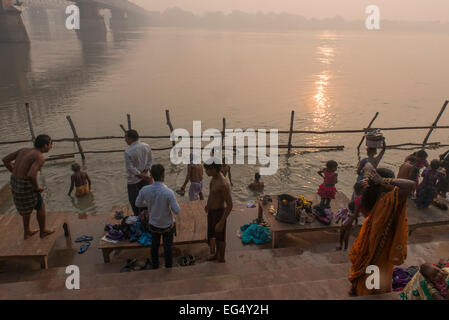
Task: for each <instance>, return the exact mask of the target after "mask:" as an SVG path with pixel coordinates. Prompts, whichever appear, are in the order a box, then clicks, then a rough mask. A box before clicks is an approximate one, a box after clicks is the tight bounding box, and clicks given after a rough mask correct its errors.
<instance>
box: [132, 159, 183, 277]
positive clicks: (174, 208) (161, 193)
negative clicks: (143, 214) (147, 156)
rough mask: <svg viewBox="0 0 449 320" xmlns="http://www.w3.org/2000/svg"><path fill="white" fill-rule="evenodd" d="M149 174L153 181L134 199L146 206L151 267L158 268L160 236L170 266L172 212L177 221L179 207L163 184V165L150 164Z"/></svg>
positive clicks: (139, 204)
mask: <svg viewBox="0 0 449 320" xmlns="http://www.w3.org/2000/svg"><path fill="white" fill-rule="evenodd" d="M151 175H152V176H153V178H154V183H153V184H152V185H151V186H145V187H143V188H142V190H140V192H139V196H138V197H137V199H136V206H137V207H145V208H148V211H149V216H150V222H149V223H150V231H151V237H152V244H151V262H152V265H153V266H152V268H153V269H157V268H159V245H160V243H161V236H162V239H163V241H164V258H165V267H166V268H171V267H172V264H173V235H174V233H175V228H176V227H175V223H174V220H173V215H172V212H173V213H175V214H176V215H177V220H178V222H179V221H180V219H179V210H180V209H179V205H178V202H177V201H176V197H175V194H174V192H173V190H171V189H169V188H168V187H167V186H166V185H165V184H164V178H165V169H164V166H162V165H161V164H155V165H154V166H152V167H151Z"/></svg>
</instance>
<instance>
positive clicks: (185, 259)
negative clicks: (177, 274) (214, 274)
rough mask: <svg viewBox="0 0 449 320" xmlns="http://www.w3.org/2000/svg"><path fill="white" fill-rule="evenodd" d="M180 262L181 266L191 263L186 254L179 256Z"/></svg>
mask: <svg viewBox="0 0 449 320" xmlns="http://www.w3.org/2000/svg"><path fill="white" fill-rule="evenodd" d="M178 264H179V265H180V266H181V267H186V266H188V265H189V261H188V260H187V257H186V256H185V255H184V256H180V257H179V258H178Z"/></svg>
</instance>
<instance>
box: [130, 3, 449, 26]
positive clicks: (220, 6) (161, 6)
mask: <svg viewBox="0 0 449 320" xmlns="http://www.w3.org/2000/svg"><path fill="white" fill-rule="evenodd" d="M130 1H132V2H135V3H137V4H139V5H141V6H142V7H144V8H146V9H148V10H154V11H162V10H165V9H166V8H170V7H179V8H182V9H185V10H188V11H193V12H196V13H202V12H205V11H225V12H229V11H231V10H242V11H246V12H257V11H259V10H260V11H263V12H269V11H273V12H282V11H285V12H291V13H296V14H301V15H303V16H305V17H308V18H310V17H315V18H324V17H333V16H335V15H340V16H342V17H344V18H346V19H364V18H365V17H366V15H365V8H366V6H367V5H370V4H375V5H378V6H379V8H380V14H381V19H395V20H401V19H403V20H440V21H449V0H130Z"/></svg>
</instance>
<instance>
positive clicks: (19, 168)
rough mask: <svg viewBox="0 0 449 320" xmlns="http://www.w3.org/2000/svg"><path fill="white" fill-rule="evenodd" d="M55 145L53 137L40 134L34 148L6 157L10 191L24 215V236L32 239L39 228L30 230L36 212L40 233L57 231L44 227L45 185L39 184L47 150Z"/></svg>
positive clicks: (46, 233) (4, 159)
mask: <svg viewBox="0 0 449 320" xmlns="http://www.w3.org/2000/svg"><path fill="white" fill-rule="evenodd" d="M52 147H53V142H52V141H51V138H50V137H49V136H47V135H39V136H38V137H37V138H36V140H35V141H34V148H23V149H20V150H17V151H16V152H13V153H11V154H9V155H7V156H6V157H4V158H3V163H4V164H5V166H6V168H7V169H8V170H9V171H11V173H12V175H11V191H12V195H13V198H14V204H15V206H16V208H17V211H18V212H19V214H20V215H21V216H22V218H23V229H24V230H23V231H24V232H23V236H24V238H25V239H28V238H30V237H31V236H33V235H34V234H36V233H37V232H38V231H39V230H31V229H30V218H31V213H32V212H33V210H34V209H35V210H36V211H37V222H38V223H39V229H40V236H41V238H44V237H46V236H48V235H50V234H52V233H53V232H55V230H51V229H47V228H46V226H45V218H46V214H45V204H44V201H43V199H42V196H41V193H42V191H44V188H42V187H40V186H39V183H38V181H37V173H38V171H39V170H40V169H41V168H42V166H43V165H44V163H45V157H44V153H47V152H49V151H50V149H51V148H52Z"/></svg>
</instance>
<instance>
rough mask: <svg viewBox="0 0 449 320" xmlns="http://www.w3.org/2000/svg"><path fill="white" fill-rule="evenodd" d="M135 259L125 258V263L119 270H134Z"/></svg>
mask: <svg viewBox="0 0 449 320" xmlns="http://www.w3.org/2000/svg"><path fill="white" fill-rule="evenodd" d="M136 263H137V259H128V260H126V265H125V266H124V267H123V268H122V269H121V270H120V272H131V271H132V270H135V267H136Z"/></svg>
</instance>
